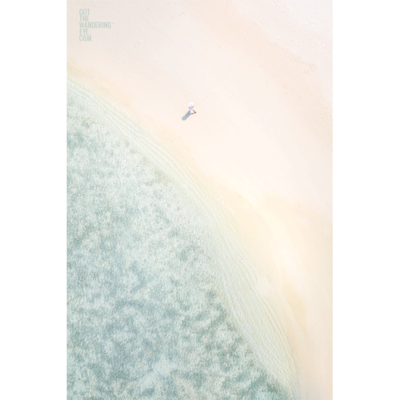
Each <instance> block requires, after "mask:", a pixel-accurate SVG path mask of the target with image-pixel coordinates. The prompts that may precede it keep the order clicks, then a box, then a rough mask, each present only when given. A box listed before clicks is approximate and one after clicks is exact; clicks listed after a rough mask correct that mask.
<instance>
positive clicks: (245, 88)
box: [68, 0, 332, 399]
mask: <svg viewBox="0 0 400 400" xmlns="http://www.w3.org/2000/svg"><path fill="white" fill-rule="evenodd" d="M274 4H278V6H277V5H274ZM80 8H89V9H90V15H89V20H90V21H93V22H94V21H111V23H112V28H111V29H91V30H90V32H91V38H92V40H91V42H80V41H79V27H78V26H79V25H78V21H79V9H80ZM306 17H307V18H309V21H307V18H306ZM271 18H272V19H271ZM296 18H297V19H296ZM313 18H314V20H313ZM329 18H330V17H329V7H328V11H327V14H324V21H325V20H326V21H327V22H326V21H325V22H326V24H324V23H322V24H319V25H318V24H317V23H313V21H314V22H315V21H319V19H318V18H317V17H315V16H312V15H311V16H308V14H305V15H303V14H302V13H299V12H297V11H296V9H293V8H289V9H287V8H286V7H285V4H284V3H273V2H271V1H270V2H265V1H261V0H257V1H252V2H251V3H246V2H243V1H235V2H230V1H220V0H218V1H212V2H208V1H204V2H195V1H173V2H169V3H168V2H161V1H153V2H151V3H149V2H135V3H129V2H126V1H121V2H119V1H113V2H109V1H96V3H93V2H90V1H82V2H78V1H74V2H69V5H68V63H69V66H70V68H69V74H70V76H72V77H74V78H75V79H76V80H79V79H80V80H81V83H82V82H85V84H86V86H88V87H89V86H90V88H91V89H92V90H95V88H96V85H97V84H99V85H101V86H102V87H103V88H104V89H105V90H106V91H107V93H108V97H109V98H113V99H116V100H117V101H118V104H119V105H120V108H121V107H122V108H123V109H124V112H125V113H126V114H127V115H128V116H129V117H130V118H131V119H132V120H133V121H135V122H136V123H138V124H139V125H141V126H142V127H144V128H147V130H149V131H150V132H151V133H152V134H153V135H154V136H155V137H156V138H157V139H158V140H159V141H160V142H161V143H162V145H164V146H165V147H166V148H168V150H169V151H170V152H171V153H173V154H175V155H176V156H177V157H179V158H181V159H182V160H183V161H184V162H185V163H187V164H188V165H189V166H190V168H191V169H192V170H193V171H195V173H196V174H197V176H199V177H200V176H201V179H202V180H203V182H207V183H206V184H207V185H208V187H210V190H211V191H212V192H213V193H214V196H215V197H216V198H218V199H219V201H220V202H221V203H222V204H224V205H225V206H226V207H227V208H228V209H229V210H231V212H232V219H233V221H234V223H235V226H236V230H237V234H238V235H239V236H240V238H241V239H242V242H243V243H245V245H246V246H247V248H248V250H249V253H250V254H251V257H252V259H253V262H254V265H255V266H256V268H257V269H256V275H257V278H256V283H255V284H254V285H253V286H254V287H253V290H255V291H258V293H259V294H260V295H261V296H263V297H265V299H267V298H268V297H269V296H271V292H274V299H275V300H276V301H277V302H278V303H279V306H280V308H281V309H282V311H283V314H284V316H285V328H286V331H287V333H288V335H289V339H290V343H291V346H292V348H293V350H294V353H295V356H296V359H297V361H298V363H299V367H300V369H301V371H302V375H303V377H304V386H303V388H302V391H303V393H304V398H307V399H330V398H332V354H331V351H332V279H331V265H332V235H331V233H332V223H331V213H332V179H331V174H332V171H331V170H332V154H331V151H332V140H331V101H330V96H331V90H330V83H331V70H330V65H331V59H330V46H331V44H330V29H329V26H328V25H329V22H330V20H329ZM271 20H272V21H275V23H272V22H271ZM310 21H311V22H310ZM302 22H303V23H302ZM307 22H310V23H308V24H307ZM327 26H328V27H327ZM325 45H326V46H325ZM86 75H87V76H90V79H89V78H84V77H85V76H86ZM91 79H93V80H94V81H95V82H91ZM189 101H193V102H194V103H195V110H196V111H197V114H195V115H191V116H190V117H189V118H188V119H186V120H185V121H183V120H182V117H183V116H184V114H186V112H187V111H188V103H189ZM269 280H270V281H271V282H272V283H271V284H270V283H268V281H269Z"/></svg>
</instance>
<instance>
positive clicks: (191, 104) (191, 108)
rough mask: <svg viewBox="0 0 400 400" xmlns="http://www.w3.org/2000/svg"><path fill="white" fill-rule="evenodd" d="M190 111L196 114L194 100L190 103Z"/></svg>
mask: <svg viewBox="0 0 400 400" xmlns="http://www.w3.org/2000/svg"><path fill="white" fill-rule="evenodd" d="M189 111H190V114H196V111H194V103H192V102H190V103H189Z"/></svg>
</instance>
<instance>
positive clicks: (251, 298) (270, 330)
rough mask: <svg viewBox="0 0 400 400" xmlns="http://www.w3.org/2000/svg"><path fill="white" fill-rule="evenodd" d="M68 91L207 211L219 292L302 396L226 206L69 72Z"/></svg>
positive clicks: (258, 348)
mask: <svg viewBox="0 0 400 400" xmlns="http://www.w3.org/2000/svg"><path fill="white" fill-rule="evenodd" d="M68 91H72V92H73V93H74V94H75V95H76V96H79V97H81V98H85V99H86V101H88V102H90V107H91V108H92V109H93V110H94V111H95V112H96V113H97V115H98V116H99V118H101V119H102V120H104V121H105V122H106V123H107V124H108V125H110V126H111V127H112V128H113V129H114V130H116V131H118V133H119V134H121V135H123V136H124V137H125V138H126V139H128V140H129V141H131V142H132V143H133V144H134V146H135V147H136V148H137V149H138V150H139V151H140V152H141V153H142V154H144V155H145V156H146V157H147V158H148V159H149V160H150V161H151V162H152V163H153V164H154V165H156V166H157V167H158V168H160V169H161V170H162V171H164V172H165V173H166V174H167V175H168V176H170V177H171V178H172V179H174V180H175V181H177V182H178V183H179V184H180V185H181V186H183V187H185V188H186V191H187V193H188V195H189V196H191V199H192V200H193V201H194V202H196V203H197V205H198V206H200V207H202V208H203V209H207V210H208V212H209V213H210V214H211V215H212V218H213V220H214V221H215V232H213V233H212V234H213V237H215V238H222V239H220V240H219V241H218V245H219V246H220V247H221V249H223V250H222V253H223V254H226V258H225V259H222V260H220V263H219V264H220V265H219V267H220V271H219V272H220V275H221V282H222V284H221V287H220V292H221V294H222V295H223V297H224V299H225V302H226V304H227V305H228V307H229V309H230V311H231V313H232V315H233V316H234V318H235V320H236V321H237V324H238V326H239V328H240V330H241V332H242V333H243V335H244V337H245V338H246V339H247V340H248V342H249V343H250V344H251V346H252V348H253V350H254V352H255V354H257V356H258V358H259V360H260V362H261V364H262V365H264V367H265V368H266V369H267V370H268V372H269V373H270V374H271V375H272V376H274V378H275V379H276V380H277V381H278V382H280V383H281V384H282V385H283V386H285V387H287V388H288V389H289V390H291V392H292V396H293V398H302V397H303V396H302V395H301V393H300V392H302V389H301V386H302V385H301V383H300V382H299V381H298V379H299V378H298V374H297V371H298V365H297V362H296V361H295V357H294V355H293V352H292V349H291V346H290V343H289V340H288V339H287V337H286V333H285V325H284V322H283V321H282V318H281V317H280V315H279V307H278V306H277V303H276V302H275V301H274V299H273V297H271V298H269V301H268V302H267V301H265V299H262V298H261V296H260V295H259V293H258V291H257V290H256V285H257V282H258V277H257V269H256V268H254V266H253V264H252V262H251V261H250V258H249V256H248V254H246V251H245V250H244V248H243V246H242V244H241V243H240V242H239V239H238V237H237V235H236V232H235V228H234V226H233V223H232V217H231V216H230V215H229V212H228V211H227V209H224V208H223V207H221V205H220V204H219V202H218V201H217V200H215V199H214V198H213V195H212V194H211V193H210V191H209V190H207V188H206V187H204V185H202V184H201V182H200V181H199V180H198V179H197V177H196V176H195V174H194V173H193V172H191V170H190V169H189V168H188V167H185V166H184V164H182V163H180V162H179V161H178V160H177V159H176V158H175V157H174V156H173V155H172V154H171V153H169V152H168V151H167V150H166V149H164V148H163V147H162V146H161V145H160V144H159V143H157V141H156V140H155V139H154V138H152V136H151V135H150V134H146V132H144V131H143V129H141V128H139V127H138V126H137V125H135V124H134V123H133V122H132V121H131V120H130V119H128V118H127V117H125V116H124V115H123V114H122V113H120V112H119V111H118V109H117V107H115V105H116V104H110V103H109V102H107V101H106V100H104V99H103V98H100V96H98V95H97V94H95V93H93V92H91V91H90V90H88V89H86V88H84V87H83V86H81V85H80V84H79V83H77V82H76V81H75V80H74V79H73V78H72V77H71V76H70V77H69V79H68Z"/></svg>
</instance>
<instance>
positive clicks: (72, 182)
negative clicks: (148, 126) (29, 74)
mask: <svg viewBox="0 0 400 400" xmlns="http://www.w3.org/2000/svg"><path fill="white" fill-rule="evenodd" d="M210 224H212V219H211V217H210V216H208V215H207V212H206V211H205V210H200V209H199V208H198V207H197V206H195V205H194V204H193V202H191V201H190V196H187V194H186V193H185V192H184V189H183V188H181V187H180V186H179V184H177V183H176V182H174V181H172V180H171V179H169V178H168V177H167V176H166V175H165V174H163V172H162V171H160V170H158V169H157V168H156V167H155V166H153V165H152V164H151V162H150V161H149V160H147V159H146V158H145V157H144V156H143V155H141V154H140V153H138V152H137V150H136V149H135V144H134V143H129V142H128V141H127V139H125V138H124V137H122V136H120V135H118V132H117V131H116V130H115V129H114V130H113V129H112V128H111V127H110V126H107V125H106V123H105V122H101V121H100V119H99V118H98V116H96V114H95V113H94V111H92V110H91V108H90V106H89V105H88V104H87V103H86V100H85V99H82V98H79V97H77V96H75V95H74V94H73V93H69V94H68V386H67V387H68V399H185V400H187V399H238V400H239V399H240V400H242V399H259V400H261V399H264V400H266V399H271V400H275V399H286V398H288V397H287V395H285V390H282V389H281V388H280V387H279V386H278V385H277V384H274V382H273V381H272V379H270V378H269V376H268V374H267V372H266V371H264V370H263V369H262V367H261V366H260V364H259V363H258V361H257V359H256V357H255V355H254V354H253V353H252V350H251V349H250V346H249V345H248V344H247V343H246V342H245V341H244V340H243V339H242V337H241V335H240V333H239V331H238V330H237V329H236V326H235V323H234V321H233V319H232V317H231V316H230V314H229V313H228V312H227V311H226V309H225V307H224V305H223V302H222V301H221V300H220V298H219V296H218V291H217V290H216V282H217V280H218V276H217V272H216V271H217V269H216V259H217V257H219V256H220V255H219V253H218V248H217V246H216V245H215V242H214V241H213V240H212V235H210V234H209V232H210Z"/></svg>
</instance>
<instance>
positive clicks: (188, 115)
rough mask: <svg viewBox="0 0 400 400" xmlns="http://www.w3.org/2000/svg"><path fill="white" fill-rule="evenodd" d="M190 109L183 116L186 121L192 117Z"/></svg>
mask: <svg viewBox="0 0 400 400" xmlns="http://www.w3.org/2000/svg"><path fill="white" fill-rule="evenodd" d="M190 115H191V114H190V110H189V111H188V112H187V113H186V114H185V115H184V116H183V117H182V121H186V120H187V119H188V118H189V117H190Z"/></svg>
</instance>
